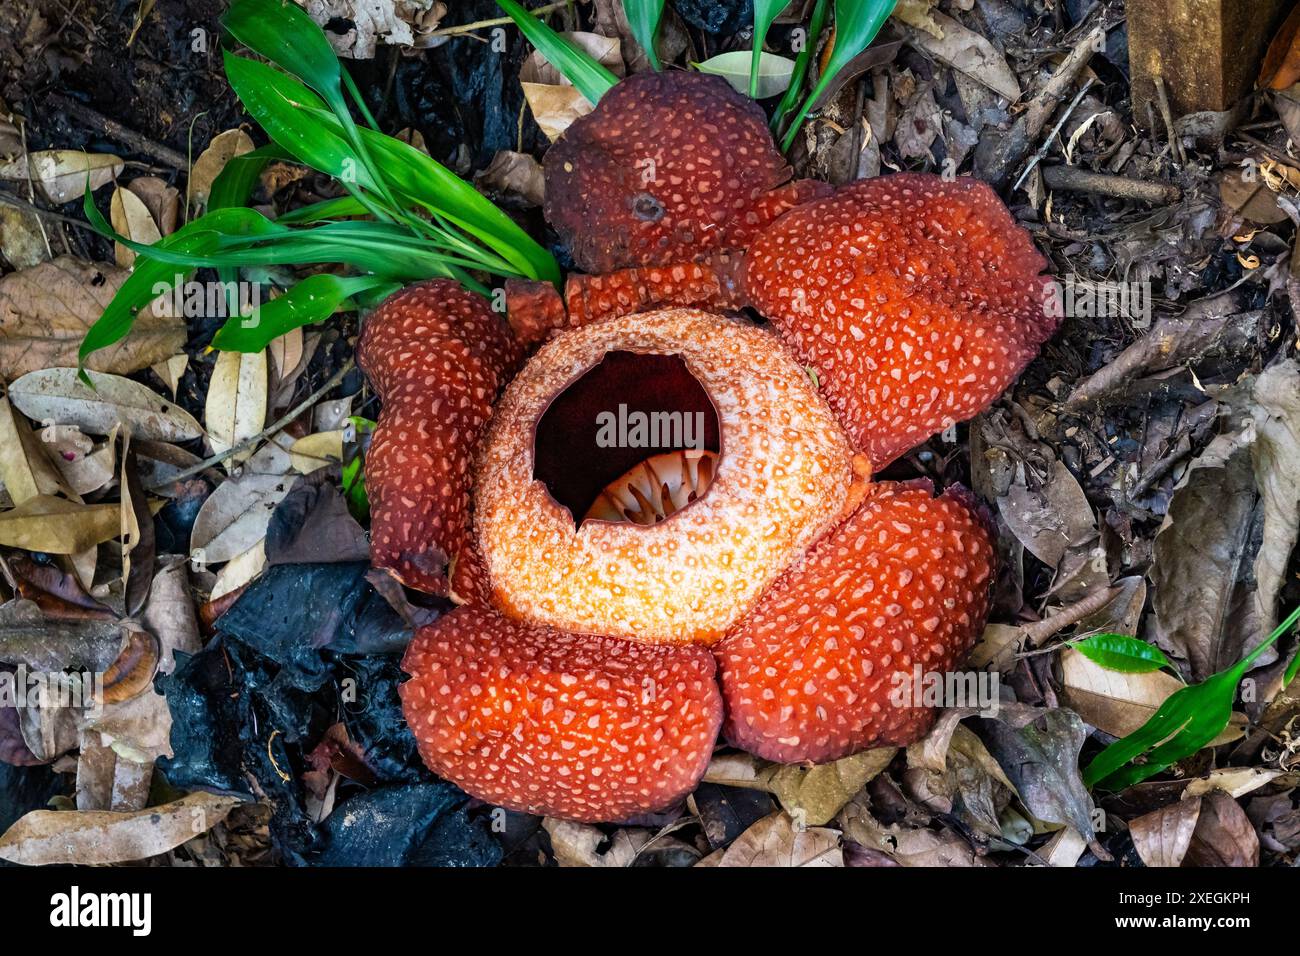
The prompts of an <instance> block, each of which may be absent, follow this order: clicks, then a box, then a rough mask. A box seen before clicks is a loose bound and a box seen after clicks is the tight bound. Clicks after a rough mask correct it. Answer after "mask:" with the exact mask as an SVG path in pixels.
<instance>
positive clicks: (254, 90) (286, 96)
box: [225, 53, 377, 191]
mask: <svg viewBox="0 0 1300 956" xmlns="http://www.w3.org/2000/svg"><path fill="white" fill-rule="evenodd" d="M225 64H226V78H227V79H228V80H229V81H230V86H231V88H232V89H233V90H234V91H235V95H236V96H238V97H239V101H240V102H241V103H243V105H244V108H245V109H246V110H248V112H249V114H250V115H251V116H252V117H253V119H255V120H256V121H257V124H258V125H259V126H261V127H262V129H264V130H266V134H267V135H268V136H270V137H271V139H273V140H275V142H277V143H278V144H280V146H282V147H283V148H284V149H285V150H287V151H288V152H289V153H290V154H291V155H292V156H293V157H294V158H295V159H296V160H298V161H299V162H301V163H304V164H305V165H307V166H310V167H311V168H312V169H315V170H318V171H319V172H322V173H325V174H326V175H329V176H333V177H334V178H335V179H337V180H339V181H340V182H341V183H343V185H344V186H351V187H352V188H353V189H355V188H357V187H360V188H363V189H369V190H371V191H375V190H376V189H377V183H375V181H374V180H373V179H372V178H371V176H370V171H369V170H368V169H366V167H365V165H364V164H363V163H362V162H361V157H360V156H358V155H357V151H356V150H355V149H354V148H353V147H352V145H351V144H350V143H348V141H347V140H346V139H345V138H344V137H343V136H341V135H340V132H341V128H340V124H338V123H337V122H336V123H335V126H334V128H332V129H331V128H327V127H325V126H322V125H321V124H320V123H319V122H315V121H313V120H312V115H311V114H310V113H306V112H304V111H305V110H315V111H319V112H329V111H328V110H327V108H326V106H325V103H324V101H323V100H321V99H320V97H318V96H316V94H315V93H313V92H312V91H311V90H309V89H308V88H307V87H305V86H303V85H302V84H301V83H298V82H297V81H296V80H294V79H293V78H292V77H289V76H286V75H285V74H283V73H281V72H280V71H279V70H276V69H273V68H272V67H269V66H267V65H266V64H265V63H259V62H258V61H256V60H250V59H249V58H248V57H242V56H236V55H235V54H233V53H226V54H225ZM331 115H333V114H332V113H331Z"/></svg>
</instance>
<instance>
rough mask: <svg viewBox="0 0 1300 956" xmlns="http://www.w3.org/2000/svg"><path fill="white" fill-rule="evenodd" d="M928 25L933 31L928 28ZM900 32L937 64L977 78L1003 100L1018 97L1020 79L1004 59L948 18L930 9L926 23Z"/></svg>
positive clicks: (970, 32)
mask: <svg viewBox="0 0 1300 956" xmlns="http://www.w3.org/2000/svg"><path fill="white" fill-rule="evenodd" d="M900 19H902V18H901V17H900ZM908 22H909V23H910V22H911V21H910V20H909V21H908ZM931 25H933V26H934V27H935V28H937V32H936V31H935V30H931V29H930V26H931ZM904 32H905V33H906V34H907V38H908V41H909V42H910V43H911V44H912V45H913V46H915V47H916V48H917V49H919V50H921V51H923V52H925V53H928V54H929V55H930V56H932V57H934V58H935V59H936V60H938V61H939V62H940V63H946V64H947V65H948V66H951V67H952V68H953V69H954V70H960V71H961V72H962V73H965V74H966V75H967V76H969V77H971V78H972V79H974V80H978V81H979V82H980V83H983V84H984V85H985V86H987V87H988V88H989V89H991V90H992V91H993V92H994V93H997V94H998V96H1001V97H1003V98H1004V99H1006V100H1009V101H1011V102H1015V101H1016V100H1018V99H1020V82H1019V81H1018V80H1017V79H1016V74H1015V73H1014V72H1013V71H1012V69H1011V67H1009V66H1007V61H1006V58H1005V57H1004V56H1003V55H1002V54H1001V53H999V52H998V51H997V50H996V49H995V48H994V46H993V44H992V43H990V42H989V41H988V40H987V39H985V38H984V37H982V36H980V35H979V34H978V33H976V32H975V31H973V30H969V29H967V28H966V27H964V26H962V25H961V24H960V23H958V22H957V21H956V20H954V19H953V18H952V17H948V16H944V15H943V14H942V13H938V12H936V11H933V10H931V11H929V14H928V17H927V24H926V26H924V27H921V26H918V27H915V28H907V27H905V28H904Z"/></svg>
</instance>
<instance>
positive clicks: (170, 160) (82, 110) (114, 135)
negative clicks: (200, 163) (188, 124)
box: [49, 93, 189, 172]
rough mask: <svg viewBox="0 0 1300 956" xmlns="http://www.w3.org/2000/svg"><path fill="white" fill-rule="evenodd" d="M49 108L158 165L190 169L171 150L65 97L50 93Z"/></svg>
mask: <svg viewBox="0 0 1300 956" xmlns="http://www.w3.org/2000/svg"><path fill="white" fill-rule="evenodd" d="M49 102H50V105H51V106H53V107H55V108H56V109H59V110H62V111H63V112H65V113H67V114H68V115H69V116H71V117H72V118H73V119H75V120H78V121H80V122H82V123H85V124H86V125H87V126H90V127H92V128H94V129H97V130H99V132H101V133H102V134H104V135H105V136H107V137H108V138H109V139H112V140H116V141H117V142H119V143H121V144H122V145H123V146H129V147H130V148H131V149H133V150H134V151H135V152H137V153H143V154H145V155H146V156H152V157H153V158H154V159H156V160H158V162H160V163H163V164H164V165H167V166H170V167H171V168H173V169H179V170H180V171H181V172H184V171H185V170H187V169H188V168H189V163H188V162H187V161H186V159H185V157H184V156H183V155H181V154H180V153H178V152H176V150H174V149H170V148H168V147H166V146H164V145H162V144H161V143H156V142H154V141H153V140H151V139H150V138H149V137H148V136H144V135H143V134H141V133H137V132H136V131H135V130H133V129H128V128H127V127H125V126H123V125H122V124H121V123H119V122H118V121H117V120H114V119H109V118H108V117H107V116H104V115H103V114H102V113H99V112H97V111H96V110H93V109H91V108H90V107H89V106H87V105H86V104H84V103H78V102H77V101H76V100H74V99H70V98H68V97H66V96H60V95H59V94H57V93H51V94H50V96H49Z"/></svg>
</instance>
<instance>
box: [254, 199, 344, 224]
mask: <svg viewBox="0 0 1300 956" xmlns="http://www.w3.org/2000/svg"><path fill="white" fill-rule="evenodd" d="M364 215H366V207H365V206H364V205H362V204H361V203H360V202H358V201H357V199H356V197H354V196H339V197H338V198H337V199H322V200H321V201H320V202H314V203H311V204H310V205H307V206H299V207H298V208H297V209H291V210H289V212H286V213H281V214H280V215H279V216H277V217H276V220H275V221H276V222H278V223H280V225H282V226H297V225H304V224H306V223H313V222H326V221H330V220H337V219H353V218H355V217H357V216H364Z"/></svg>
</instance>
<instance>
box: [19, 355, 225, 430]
mask: <svg viewBox="0 0 1300 956" xmlns="http://www.w3.org/2000/svg"><path fill="white" fill-rule="evenodd" d="M87 374H88V377H89V378H90V381H91V383H92V384H93V386H94V387H93V388H92V387H90V386H87V385H86V384H85V383H83V382H82V381H81V379H80V378H79V377H78V375H77V370H76V369H75V368H47V369H40V370H37V371H34V372H28V373H27V374H26V375H24V376H23V377H22V378H20V379H18V381H16V382H14V383H13V384H12V385H10V386H9V400H10V401H11V402H13V404H14V407H15V408H17V409H18V410H19V411H20V412H22V413H23V414H24V415H26V416H27V417H28V418H31V419H34V420H35V421H38V422H43V423H50V424H61V425H76V426H77V427H78V428H80V429H81V430H82V431H83V432H86V433H87V434H91V435H107V434H109V432H111V431H112V430H113V429H114V428H115V427H117V426H119V425H123V424H125V425H130V427H131V434H132V435H133V436H135V437H136V438H140V439H143V440H145V441H164V442H173V441H189V440H190V439H191V438H198V437H199V436H200V435H202V434H203V428H202V427H201V426H200V425H199V423H198V422H196V421H195V420H194V417H193V416H192V415H190V413H189V412H187V411H185V409H183V408H181V407H180V406H179V405H175V404H173V403H171V402H169V401H167V400H166V399H165V398H163V397H162V396H161V395H159V394H158V393H157V392H154V391H153V390H152V389H149V388H146V387H145V386H143V385H141V384H140V383H139V382H133V381H131V380H130V379H128V378H122V377H121V376H118V375H108V374H105V373H102V372H89V373H87Z"/></svg>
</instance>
